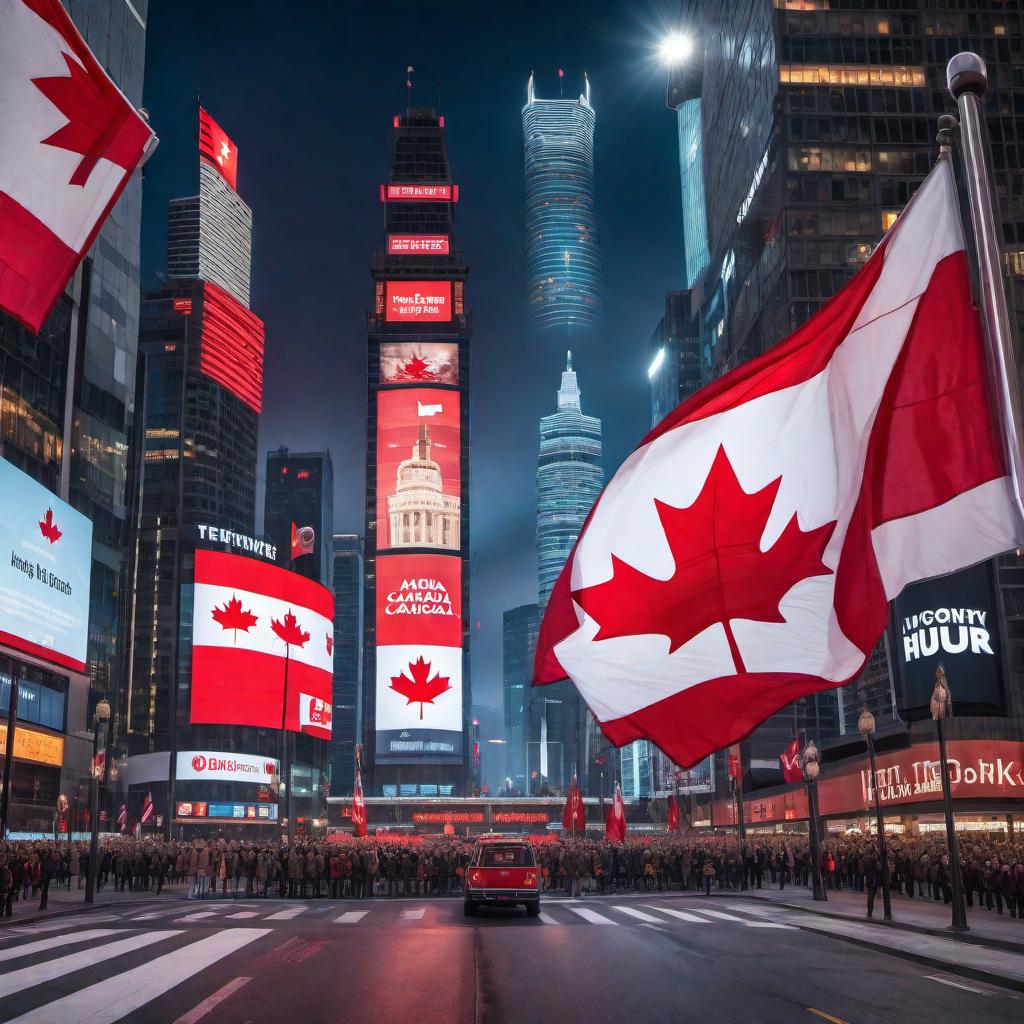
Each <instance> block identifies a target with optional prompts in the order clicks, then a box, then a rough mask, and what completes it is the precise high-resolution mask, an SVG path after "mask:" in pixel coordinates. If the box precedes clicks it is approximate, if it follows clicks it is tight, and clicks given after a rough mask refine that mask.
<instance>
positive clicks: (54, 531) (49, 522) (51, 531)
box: [39, 508, 64, 544]
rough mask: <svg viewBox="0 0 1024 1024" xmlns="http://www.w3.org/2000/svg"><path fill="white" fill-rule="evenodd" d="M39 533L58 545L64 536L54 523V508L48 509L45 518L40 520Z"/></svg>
mask: <svg viewBox="0 0 1024 1024" xmlns="http://www.w3.org/2000/svg"><path fill="white" fill-rule="evenodd" d="M39 532H40V533H41V534H42V535H43V536H44V537H45V538H46V539H47V540H48V541H49V542H50V543H51V544H56V543H57V541H59V540H60V539H61V537H63V536H64V534H63V532H62V531H61V530H59V529H58V528H57V524H56V523H55V522H54V521H53V509H52V508H48V509H47V510H46V516H45V518H43V519H40V520H39Z"/></svg>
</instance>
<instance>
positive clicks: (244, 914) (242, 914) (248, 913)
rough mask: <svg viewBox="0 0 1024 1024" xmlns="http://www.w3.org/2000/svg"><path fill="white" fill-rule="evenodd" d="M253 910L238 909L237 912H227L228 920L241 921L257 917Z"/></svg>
mask: <svg viewBox="0 0 1024 1024" xmlns="http://www.w3.org/2000/svg"><path fill="white" fill-rule="evenodd" d="M259 916H260V915H259V914H258V913H257V912H256V911H255V910H240V911H239V912H238V913H237V914H228V920H229V921H242V920H244V919H246V918H250V917H259Z"/></svg>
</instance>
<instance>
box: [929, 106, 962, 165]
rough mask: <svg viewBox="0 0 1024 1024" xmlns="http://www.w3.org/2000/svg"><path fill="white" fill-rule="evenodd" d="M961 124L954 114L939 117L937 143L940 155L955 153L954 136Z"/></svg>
mask: <svg viewBox="0 0 1024 1024" xmlns="http://www.w3.org/2000/svg"><path fill="white" fill-rule="evenodd" d="M959 127H960V122H959V121H958V120H957V119H956V118H955V117H954V116H953V115H952V114H941V115H940V116H939V132H938V134H937V135H936V136H935V141H936V142H937V143H938V144H939V153H940V155H941V154H944V153H951V152H952V151H953V135H954V133H955V132H956V130H957V128H959Z"/></svg>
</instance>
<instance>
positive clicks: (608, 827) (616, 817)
mask: <svg viewBox="0 0 1024 1024" xmlns="http://www.w3.org/2000/svg"><path fill="white" fill-rule="evenodd" d="M604 837H605V839H607V840H608V841H609V842H612V843H621V842H622V841H623V840H624V839H625V838H626V805H625V804H624V803H623V802H622V789H621V788H620V787H619V784H618V783H617V782H616V783H615V795H614V796H613V797H612V805H611V807H609V808H608V817H607V818H606V819H605V823H604Z"/></svg>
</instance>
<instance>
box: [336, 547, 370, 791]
mask: <svg viewBox="0 0 1024 1024" xmlns="http://www.w3.org/2000/svg"><path fill="white" fill-rule="evenodd" d="M332 541H333V545H332V546H333V550H334V720H333V730H332V737H331V793H332V794H333V795H334V796H348V795H349V794H351V793H352V789H353V786H354V784H355V747H356V744H357V743H358V742H359V737H360V714H359V711H360V704H359V699H360V693H361V687H362V678H363V538H362V537H359V536H357V535H356V534H354V533H336V534H334V536H333V538H332Z"/></svg>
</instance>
